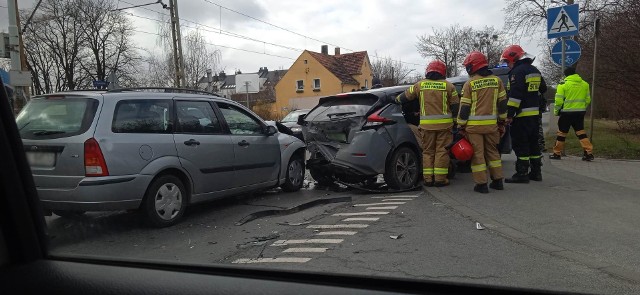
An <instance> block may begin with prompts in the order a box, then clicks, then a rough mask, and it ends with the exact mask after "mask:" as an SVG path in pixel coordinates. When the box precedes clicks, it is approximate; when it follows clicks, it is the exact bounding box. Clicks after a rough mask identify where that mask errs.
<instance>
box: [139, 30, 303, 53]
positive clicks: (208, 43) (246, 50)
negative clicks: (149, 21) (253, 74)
mask: <svg viewBox="0 0 640 295" xmlns="http://www.w3.org/2000/svg"><path fill="white" fill-rule="evenodd" d="M132 31H134V32H138V33H143V34H149V35H156V36H162V34H159V33H153V32H147V31H142V30H137V29H133V30H132ZM204 43H205V44H207V45H212V46H218V47H223V48H229V49H234V50H240V51H245V52H250V53H256V54H262V55H268V56H273V57H279V58H285V59H290V60H295V58H291V57H287V56H282V55H277V54H271V53H266V52H259V51H253V50H249V49H243V48H237V47H231V46H226V45H220V44H215V43H211V42H204Z"/></svg>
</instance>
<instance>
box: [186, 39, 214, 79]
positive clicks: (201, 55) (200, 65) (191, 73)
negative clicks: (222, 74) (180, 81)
mask: <svg viewBox="0 0 640 295" xmlns="http://www.w3.org/2000/svg"><path fill="white" fill-rule="evenodd" d="M184 44H185V48H184V67H185V69H184V71H185V80H186V83H187V85H185V86H186V87H187V88H193V89H197V88H198V81H199V80H200V78H201V77H203V76H204V75H205V72H206V71H207V69H211V70H212V71H213V72H216V73H217V72H218V67H219V64H220V59H221V57H220V50H215V49H214V50H212V49H211V48H210V47H209V44H207V41H206V40H205V38H204V36H203V35H202V34H201V33H200V31H197V30H195V31H190V32H189V33H187V35H186V36H185V38H184Z"/></svg>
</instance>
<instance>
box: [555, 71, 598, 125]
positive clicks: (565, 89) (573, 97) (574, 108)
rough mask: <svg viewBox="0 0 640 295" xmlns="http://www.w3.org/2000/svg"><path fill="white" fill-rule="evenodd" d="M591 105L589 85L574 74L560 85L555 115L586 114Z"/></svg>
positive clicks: (556, 98)
mask: <svg viewBox="0 0 640 295" xmlns="http://www.w3.org/2000/svg"><path fill="white" fill-rule="evenodd" d="M590 103H591V93H590V91H589V83H587V82H585V81H584V80H582V77H580V76H579V75H578V74H573V75H571V76H568V77H566V78H565V79H564V82H563V83H561V84H560V85H558V89H557V90H556V96H555V107H554V113H555V114H556V115H558V114H559V113H560V112H563V113H566V112H586V111H587V107H588V106H589V104H590Z"/></svg>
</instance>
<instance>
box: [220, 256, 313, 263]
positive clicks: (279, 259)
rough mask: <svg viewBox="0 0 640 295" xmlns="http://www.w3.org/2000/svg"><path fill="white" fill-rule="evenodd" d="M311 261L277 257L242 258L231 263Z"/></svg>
mask: <svg viewBox="0 0 640 295" xmlns="http://www.w3.org/2000/svg"><path fill="white" fill-rule="evenodd" d="M309 260H311V258H302V257H278V258H257V259H252V258H242V259H236V260H235V261H233V262H231V263H273V262H276V263H283V262H284V263H305V262H307V261H309Z"/></svg>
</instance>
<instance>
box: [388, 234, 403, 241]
mask: <svg viewBox="0 0 640 295" xmlns="http://www.w3.org/2000/svg"><path fill="white" fill-rule="evenodd" d="M389 237H390V238H391V239H394V240H398V239H402V234H399V235H397V236H389Z"/></svg>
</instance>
